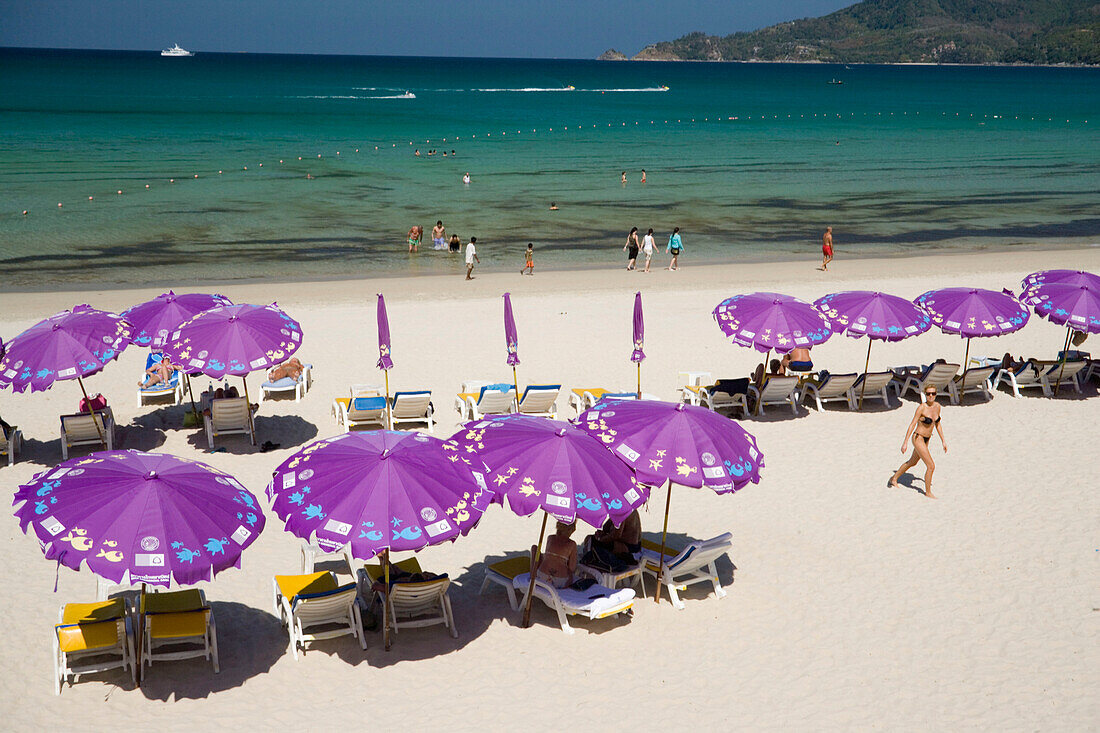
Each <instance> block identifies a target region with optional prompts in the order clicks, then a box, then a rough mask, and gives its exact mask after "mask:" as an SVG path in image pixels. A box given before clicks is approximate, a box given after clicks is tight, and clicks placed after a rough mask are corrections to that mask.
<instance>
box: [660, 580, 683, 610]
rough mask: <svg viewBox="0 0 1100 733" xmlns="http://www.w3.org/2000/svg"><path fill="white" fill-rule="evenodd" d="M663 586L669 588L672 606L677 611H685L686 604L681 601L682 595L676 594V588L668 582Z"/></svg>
mask: <svg viewBox="0 0 1100 733" xmlns="http://www.w3.org/2000/svg"><path fill="white" fill-rule="evenodd" d="M663 585H664V586H665V587H666V588H668V598H669V600H670V601H672V605H673V606H674V607H675V608H676V610H678V611H683V610H684V608H686V606H684V602H683V601H681V600H680V595H679V594H678V593H677V592H676V586H675V585H673V584H672V583H671V582H668V581H666V582H664V583H663Z"/></svg>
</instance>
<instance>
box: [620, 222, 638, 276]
mask: <svg viewBox="0 0 1100 733" xmlns="http://www.w3.org/2000/svg"><path fill="white" fill-rule="evenodd" d="M623 252H626V269H628V270H634V269H636V268H637V267H638V227H632V228H631V230H630V234H627V235H626V244H624V245H623Z"/></svg>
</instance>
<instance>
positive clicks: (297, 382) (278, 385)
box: [260, 364, 313, 402]
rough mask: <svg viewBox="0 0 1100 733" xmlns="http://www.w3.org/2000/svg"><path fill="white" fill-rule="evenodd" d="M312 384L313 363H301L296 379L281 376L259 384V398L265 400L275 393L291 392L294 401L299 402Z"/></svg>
mask: <svg viewBox="0 0 1100 733" xmlns="http://www.w3.org/2000/svg"><path fill="white" fill-rule="evenodd" d="M312 386H313V365H312V364H303V365H302V373H301V374H299V375H298V378H297V379H294V378H293V377H283V378H282V379H277V380H275V381H274V382H264V383H263V384H261V385H260V399H261V400H266V399H268V398H271V397H274V396H275V395H277V394H282V393H284V392H293V393H294V401H295V402H301V401H302V398H303V397H305V396H306V392H308V391H309V388H310V387H312Z"/></svg>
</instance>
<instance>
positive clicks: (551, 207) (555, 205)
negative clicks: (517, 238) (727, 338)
mask: <svg viewBox="0 0 1100 733" xmlns="http://www.w3.org/2000/svg"><path fill="white" fill-rule="evenodd" d="M557 210H558V205H557V204H556V203H554V202H553V201H551V202H550V211H557ZM23 213H24V214H25V213H27V212H25V211H24V212H23Z"/></svg>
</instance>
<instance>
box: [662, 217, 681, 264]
mask: <svg viewBox="0 0 1100 733" xmlns="http://www.w3.org/2000/svg"><path fill="white" fill-rule="evenodd" d="M665 251H666V252H668V253H669V254H670V255H672V261H671V262H669V263H668V269H670V270H679V269H680V267H679V265H678V264H677V259H678V258H679V257H680V253H681V252H683V251H684V243H683V242H682V241H680V227H676V228H675V229H673V230H672V236H671V237H669V238H668V247H666V248H665Z"/></svg>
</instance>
